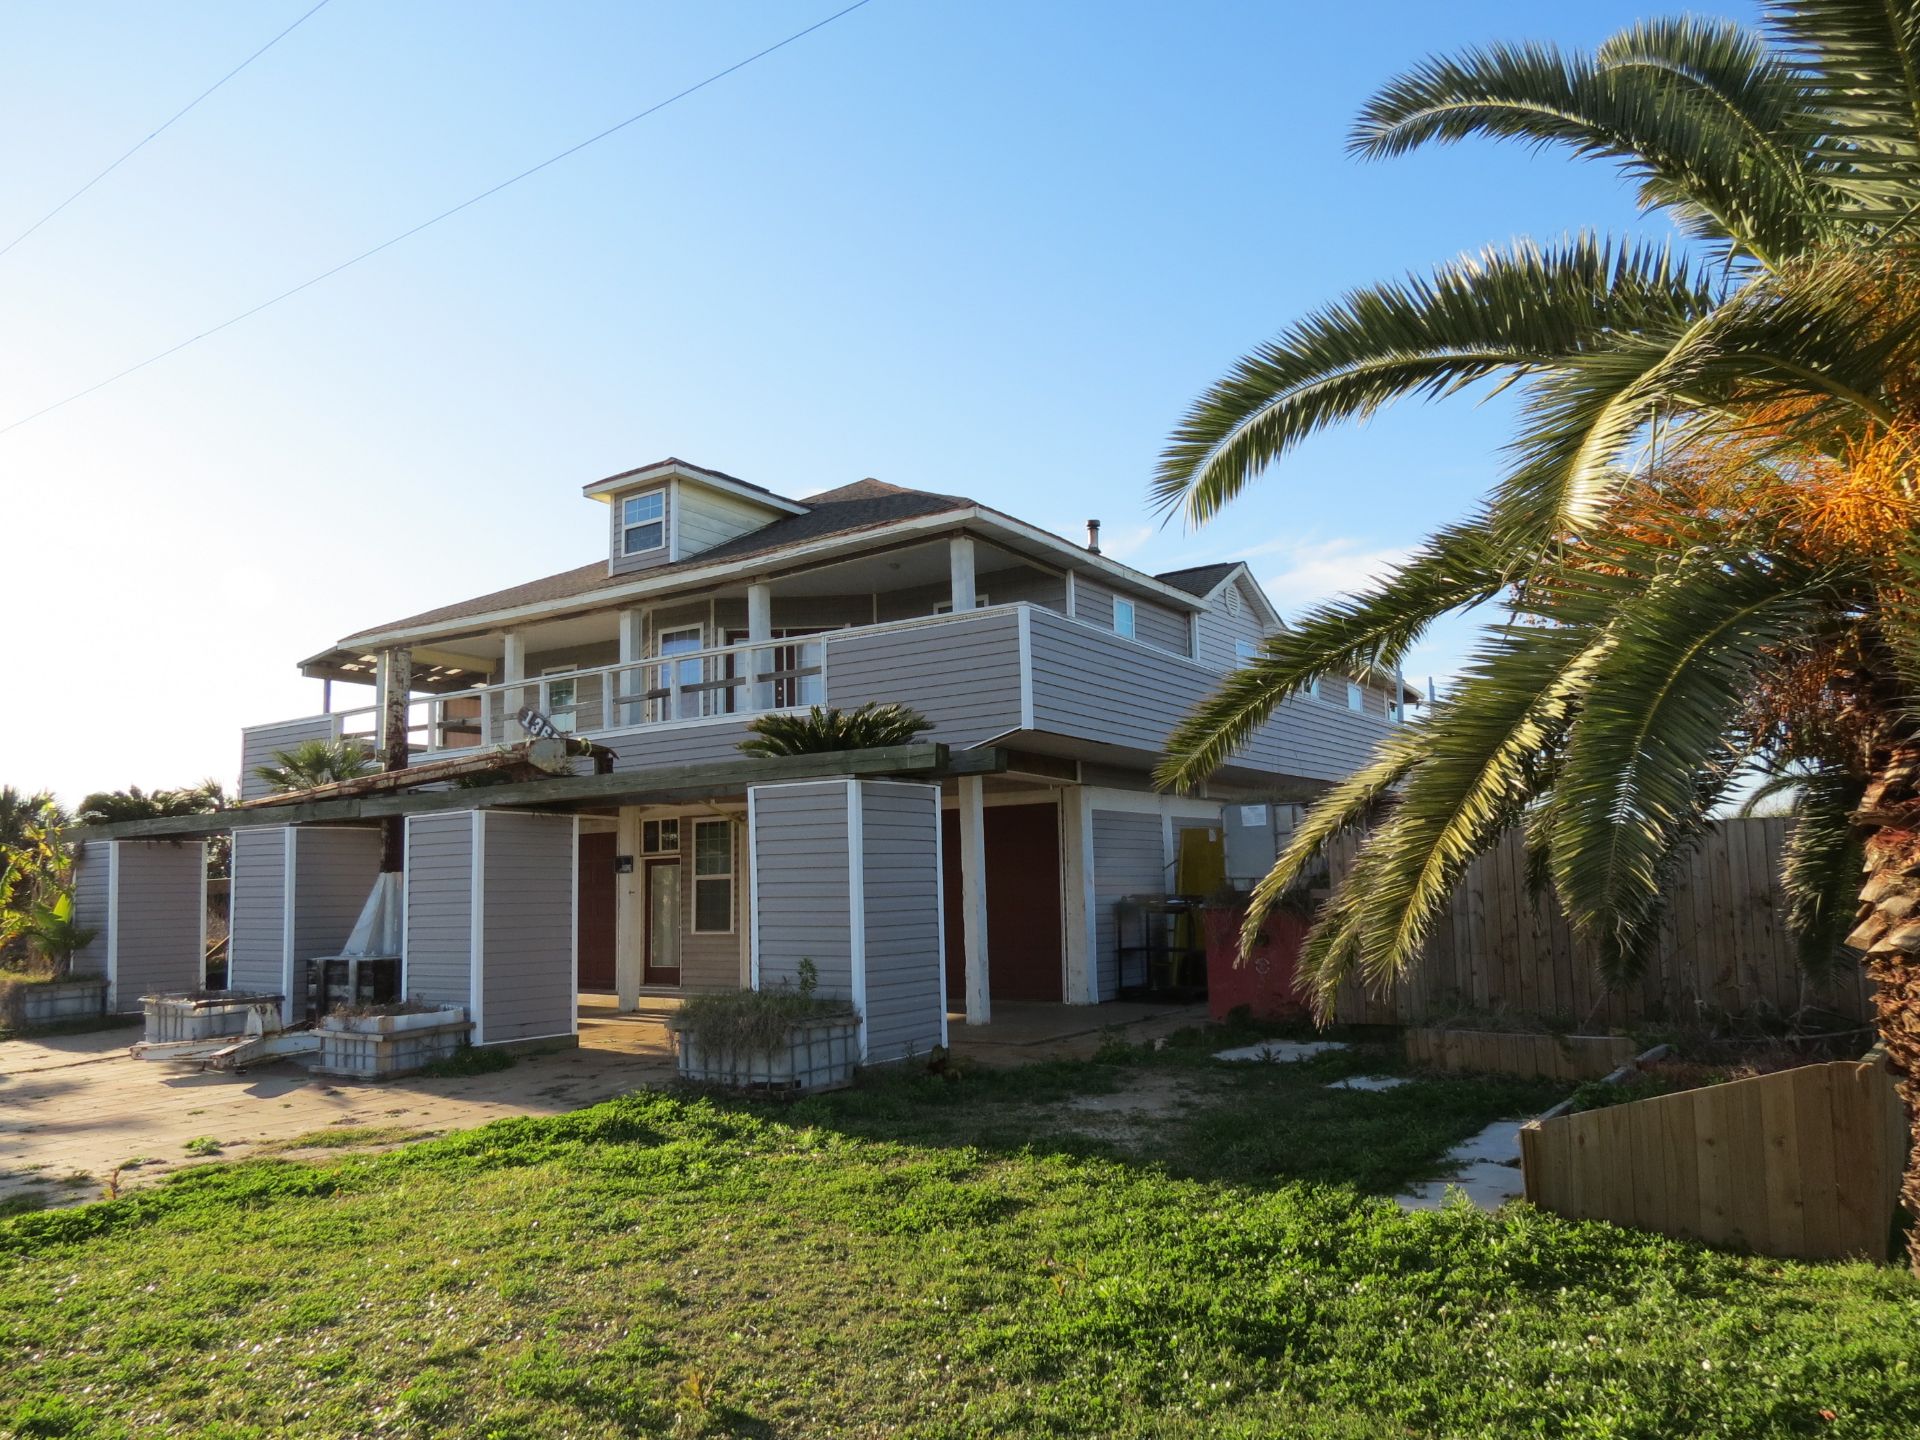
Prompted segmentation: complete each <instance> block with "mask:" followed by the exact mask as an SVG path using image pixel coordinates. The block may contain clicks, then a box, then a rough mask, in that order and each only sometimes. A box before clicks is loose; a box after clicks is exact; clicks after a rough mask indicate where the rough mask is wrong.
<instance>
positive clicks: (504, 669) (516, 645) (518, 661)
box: [500, 630, 527, 735]
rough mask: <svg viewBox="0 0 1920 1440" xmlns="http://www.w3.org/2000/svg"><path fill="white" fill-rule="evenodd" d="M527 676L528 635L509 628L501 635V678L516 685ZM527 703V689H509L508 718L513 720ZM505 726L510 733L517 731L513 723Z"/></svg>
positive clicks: (504, 681)
mask: <svg viewBox="0 0 1920 1440" xmlns="http://www.w3.org/2000/svg"><path fill="white" fill-rule="evenodd" d="M526 678H527V637H526V636H524V635H522V634H521V633H520V632H519V631H518V630H509V631H507V633H506V634H505V635H504V636H502V637H501V656H500V679H501V681H502V683H504V684H507V685H514V684H518V683H519V682H520V681H522V680H524V679H526ZM526 703H527V692H526V691H524V690H509V691H507V720H508V721H509V722H511V721H512V720H513V717H514V716H515V715H517V714H519V713H520V709H521V707H522V706H524V705H525V704H526ZM505 728H506V732H507V734H509V735H513V734H516V733H517V731H516V730H515V729H514V727H513V725H512V724H511V723H509V724H508V725H507V726H506V727H505Z"/></svg>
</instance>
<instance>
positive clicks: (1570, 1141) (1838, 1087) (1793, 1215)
mask: <svg viewBox="0 0 1920 1440" xmlns="http://www.w3.org/2000/svg"><path fill="white" fill-rule="evenodd" d="M1907 1145H1908V1135H1907V1119H1906V1112H1905V1109H1904V1107H1903V1106H1902V1105H1901V1103H1900V1099H1899V1096H1898V1095H1897V1094H1896V1093H1895V1092H1894V1088H1893V1078H1892V1076H1891V1075H1889V1074H1888V1073H1887V1071H1886V1068H1885V1066H1884V1064H1883V1063H1882V1062H1880V1061H1877V1060H1875V1061H1858V1062H1855V1061H1840V1062H1835V1063H1830V1064H1825V1065H1803V1066H1801V1067H1799V1068H1798V1069H1795V1070H1782V1071H1779V1072H1777V1073H1775V1074H1772V1075H1756V1076H1754V1077H1753V1078H1752V1079H1748V1080H1734V1081H1729V1082H1728V1083H1726V1084H1724V1085H1707V1086H1703V1087H1702V1088H1700V1089H1698V1090H1685V1091H1682V1092H1680V1093H1679V1094H1677V1095H1656V1096H1653V1097H1652V1098H1650V1099H1646V1100H1635V1101H1631V1102H1629V1103H1627V1104H1624V1105H1612V1106H1608V1107H1607V1108H1605V1109H1602V1110H1588V1111H1583V1112H1582V1113H1580V1114H1577V1115H1561V1116H1557V1117H1555V1118H1554V1119H1551V1120H1535V1121H1534V1122H1532V1123H1531V1124H1529V1125H1527V1126H1526V1127H1525V1128H1523V1129H1522V1130H1521V1132H1520V1159H1521V1165H1522V1168H1523V1170H1524V1172H1525V1175H1526V1185H1527V1199H1528V1200H1530V1201H1532V1202H1533V1203H1534V1204H1535V1205H1538V1206H1540V1207H1541V1208H1542V1209H1546V1210H1551V1211H1553V1212H1554V1213H1555V1214H1556V1215H1565V1216H1567V1217H1568V1218H1569V1219H1576V1220H1611V1221H1612V1222H1614V1223H1615V1224H1617V1225H1632V1226H1636V1227H1638V1228H1639V1229H1642V1230H1654V1231H1658V1232H1659V1233H1660V1234H1663V1235H1676V1236H1683V1237H1685V1238H1688V1239H1694V1240H1704V1241H1707V1242H1708V1243H1710V1244H1714V1245H1726V1246H1729V1247H1732V1248H1734V1249H1740V1250H1751V1251H1756V1252H1758V1253H1759V1254H1762V1255H1778V1256H1781V1257H1783V1258H1790V1259H1803V1260H1839V1259H1848V1258H1854V1259H1858V1258H1861V1257H1864V1258H1866V1259H1869V1260H1879V1261H1884V1260H1886V1259H1887V1258H1888V1256H1889V1254H1890V1253H1891V1246H1892V1238H1893V1219H1894V1212H1895V1207H1896V1204H1897V1201H1898V1198H1899V1190H1900V1174H1901V1170H1902V1169H1903V1167H1904V1166H1905V1164H1906V1159H1907Z"/></svg>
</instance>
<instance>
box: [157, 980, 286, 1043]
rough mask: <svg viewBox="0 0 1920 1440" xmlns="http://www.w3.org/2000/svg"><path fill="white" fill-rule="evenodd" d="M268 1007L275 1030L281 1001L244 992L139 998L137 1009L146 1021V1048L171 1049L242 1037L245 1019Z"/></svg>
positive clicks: (232, 991)
mask: <svg viewBox="0 0 1920 1440" xmlns="http://www.w3.org/2000/svg"><path fill="white" fill-rule="evenodd" d="M269 1005H270V1006H271V1007H272V1009H273V1014H274V1016H275V1021H274V1025H275V1028H278V1023H279V1022H278V1015H279V1010H280V997H279V996H278V995H257V994H253V993H251V992H249V991H245V990H227V991H218V992H208V993H195V992H192V991H187V992H182V993H178V994H164V995H142V996H141V997H140V1009H141V1011H142V1013H143V1014H144V1015H145V1017H146V1041H147V1043H148V1044H149V1045H171V1044H177V1043H179V1042H181V1041H186V1040H212V1039H215V1038H217V1037H219V1036H222V1035H236V1036H237V1035H244V1034H245V1033H246V1029H247V1016H248V1015H249V1014H250V1013H251V1012H252V1011H254V1010H255V1009H259V1008H262V1007H265V1006H269Z"/></svg>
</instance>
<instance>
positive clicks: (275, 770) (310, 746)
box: [253, 738, 379, 793]
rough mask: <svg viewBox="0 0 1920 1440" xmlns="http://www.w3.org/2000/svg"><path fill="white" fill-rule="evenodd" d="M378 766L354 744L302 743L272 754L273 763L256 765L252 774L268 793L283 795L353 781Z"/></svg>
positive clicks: (345, 742)
mask: <svg viewBox="0 0 1920 1440" xmlns="http://www.w3.org/2000/svg"><path fill="white" fill-rule="evenodd" d="M378 768H379V766H378V764H377V763H376V762H375V760H374V758H373V752H372V751H371V750H369V749H367V747H366V746H364V745H362V744H361V743H360V742H359V741H358V740H349V739H345V738H342V739H338V740H302V741H301V742H300V743H299V744H298V745H296V746H294V747H293V748H292V749H291V750H276V751H274V752H273V763H272V764H270V765H256V766H254V768H253V773H254V775H255V776H257V777H258V778H259V779H261V780H264V781H265V782H266V784H267V788H268V789H269V790H272V791H275V792H277V793H285V792H287V791H292V790H311V789H312V788H313V787H314V786H316V785H330V784H332V783H333V782H334V781H336V780H353V779H356V778H358V777H359V776H361V775H368V774H371V773H372V772H373V771H374V770H376V769H378Z"/></svg>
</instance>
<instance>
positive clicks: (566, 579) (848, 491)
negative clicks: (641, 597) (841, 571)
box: [340, 467, 976, 645]
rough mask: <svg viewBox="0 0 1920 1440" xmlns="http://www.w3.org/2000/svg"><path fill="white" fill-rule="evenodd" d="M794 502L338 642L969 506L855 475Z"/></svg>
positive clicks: (571, 595) (572, 596) (573, 594)
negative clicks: (613, 569) (654, 549)
mask: <svg viewBox="0 0 1920 1440" xmlns="http://www.w3.org/2000/svg"><path fill="white" fill-rule="evenodd" d="M643 468H644V467H643ZM689 468H692V467H689ZM712 473H718V472H712ZM795 503H797V504H801V505H805V506H806V507H807V510H806V513H805V514H802V515H783V516H781V517H780V518H779V519H777V520H774V521H772V522H771V523H769V524H767V525H763V526H761V527H760V528H759V529H758V530H750V531H748V532H747V533H746V534H744V535H738V536H735V537H734V538H733V539H731V540H728V541H726V542H724V543H723V544H720V545H715V546H714V547H712V548H711V549H709V550H702V551H701V552H700V553H699V554H698V555H694V556H690V557H688V558H687V559H685V560H677V561H674V562H673V563H672V564H668V565H655V566H653V567H651V568H649V569H646V570H639V571H628V572H626V573H625V574H619V575H609V574H608V573H607V561H606V557H605V556H604V555H603V556H601V557H600V558H599V559H596V560H593V561H590V562H588V563H587V564H585V565H581V566H579V567H578V568H576V569H573V570H562V571H561V572H560V573H559V574H558V575H548V576H544V577H543V578H541V579H539V580H529V581H527V582H526V583H525V584H523V585H512V586H509V587H508V588H506V589H505V590H493V591H489V592H488V593H487V594H485V595H476V596H474V597H473V598H472V599H471V600H461V601H459V602H458V603H456V604H453V605H442V606H440V607H439V608H438V609H434V610H424V611H422V612H421V613H420V614H418V615H409V616H407V617H406V618H405V619H402V620H390V621H388V622H387V623H386V624H384V625H374V626H370V627H369V628H367V629H365V630H356V631H355V632H354V633H353V634H351V635H348V636H345V637H343V638H342V640H341V642H340V643H341V644H343V645H344V644H348V643H350V642H352V641H354V640H358V639H361V638H362V637H364V636H368V635H382V634H385V633H387V632H388V631H391V630H405V629H410V628H412V627H414V626H418V625H435V624H439V623H442V622H444V621H447V620H464V619H467V618H468V617H470V616H476V615H487V614H491V613H492V612H494V611H496V610H509V609H513V608H516V607H518V606H521V605H538V604H542V603H546V602H550V601H556V600H572V599H575V598H578V597H580V596H587V595H591V594H593V592H594V591H596V590H605V589H608V588H610V587H612V586H615V585H627V584H631V583H632V582H633V581H635V580H641V579H652V578H654V577H655V576H660V575H672V574H675V573H677V572H680V571H684V570H693V569H698V568H700V567H703V566H707V565H712V564H716V563H719V562H724V561H727V560H744V559H747V558H749V557H751V556H755V555H765V554H770V553H772V552H774V551H777V550H785V549H788V548H789V547H791V546H795V545H804V544H806V543H807V542H808V541H812V540H825V539H828V538H830V537H832V536H835V535H849V534H852V533H854V532H855V531H859V530H870V529H873V528H875V527H877V526H881V525H893V524H897V523H898V522H900V521H902V520H915V519H919V518H920V517H922V516H926V515H940V514H944V513H946V512H947V511H950V510H967V509H971V508H973V507H974V505H975V504H976V502H975V501H972V500H969V499H967V498H966V497H965V496H964V495H937V494H935V493H933V492H932V491H928V490H908V489H905V488H903V487H901V486H899V485H889V484H887V483H886V482H885V481H882V480H856V481H855V482H854V483H853V484H851V485H842V486H841V487H840V488H839V489H837V490H825V491H822V492H821V493H820V494H818V495H809V496H808V497H806V498H805V499H804V500H800V501H797V502H795Z"/></svg>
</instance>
